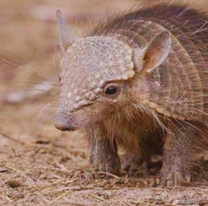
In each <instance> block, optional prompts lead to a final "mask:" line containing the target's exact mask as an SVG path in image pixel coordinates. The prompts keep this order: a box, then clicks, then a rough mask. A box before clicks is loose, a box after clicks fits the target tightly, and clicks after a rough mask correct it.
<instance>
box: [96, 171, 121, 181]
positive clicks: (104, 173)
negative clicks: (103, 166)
mask: <svg viewBox="0 0 208 206" xmlns="http://www.w3.org/2000/svg"><path fill="white" fill-rule="evenodd" d="M97 174H102V175H107V176H111V177H114V178H116V179H118V180H119V177H118V176H117V175H114V174H111V173H109V172H102V171H98V172H97Z"/></svg>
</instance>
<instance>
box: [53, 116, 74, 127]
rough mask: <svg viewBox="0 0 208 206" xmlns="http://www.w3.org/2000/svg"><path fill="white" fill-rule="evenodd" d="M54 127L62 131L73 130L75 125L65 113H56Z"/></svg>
mask: <svg viewBox="0 0 208 206" xmlns="http://www.w3.org/2000/svg"><path fill="white" fill-rule="evenodd" d="M55 127H56V128H57V129H59V130H62V131H74V130H76V128H75V126H74V125H73V124H72V119H71V117H70V116H69V115H66V114H62V113H60V114H56V116H55Z"/></svg>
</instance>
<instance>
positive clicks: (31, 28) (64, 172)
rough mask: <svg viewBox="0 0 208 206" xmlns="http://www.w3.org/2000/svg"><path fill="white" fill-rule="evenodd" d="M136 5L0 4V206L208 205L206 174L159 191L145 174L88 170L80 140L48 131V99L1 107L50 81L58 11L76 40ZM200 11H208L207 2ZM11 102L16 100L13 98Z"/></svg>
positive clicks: (124, 1) (79, 0)
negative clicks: (98, 23) (100, 20)
mask: <svg viewBox="0 0 208 206" xmlns="http://www.w3.org/2000/svg"><path fill="white" fill-rule="evenodd" d="M137 2H138V1H136V0H105V1H104V0H87V1H84V0H60V1H56V0H37V1H32V0H18V1H17V0H9V1H8V0H1V1H0V205H2V206H3V205H18V206H24V205H25V206H30V205H53V206H55V205H57V206H62V205H112V206H113V205H124V206H126V205H128V206H131V205H208V171H206V170H203V169H202V168H198V169H196V171H195V174H194V175H193V177H194V178H193V182H192V183H191V186H189V187H176V188H166V189H163V188H160V187H159V186H158V178H157V175H155V174H146V173H144V171H141V173H137V175H136V176H132V177H129V176H128V175H127V174H125V173H124V174H123V175H122V176H121V177H117V176H113V175H111V174H104V173H102V172H94V171H91V170H90V167H89V165H88V161H87V150H86V149H87V144H86V142H85V139H84V137H82V135H81V133H79V132H78V131H77V132H60V131H58V130H57V129H55V128H54V125H53V121H52V120H53V112H54V111H55V105H56V101H55V100H54V98H53V99H51V97H50V94H48V95H45V96H44V97H42V98H38V99H33V100H28V101H24V103H23V102H22V101H21V99H20V100H19V101H20V102H21V103H15V102H14V104H11V103H8V102H7V103H5V102H3V101H2V100H3V99H5V97H7V95H8V94H11V92H14V91H15V92H17V91H22V90H25V89H27V88H33V89H31V90H35V89H37V88H34V87H33V86H32V85H33V84H34V85H36V84H38V83H40V82H43V81H44V80H48V79H52V80H54V79H55V76H56V75H55V74H56V72H57V60H58V58H59V57H58V55H57V52H56V51H57V44H58V40H57V37H56V17H55V11H56V10H57V9H61V10H62V11H63V14H64V15H65V16H66V18H67V20H68V23H69V24H70V26H71V28H72V29H73V30H74V32H75V33H76V34H77V35H78V36H79V35H82V34H83V33H84V32H86V31H88V30H89V29H90V26H91V23H90V22H92V21H94V22H96V21H97V18H98V16H101V15H104V16H105V15H112V14H115V13H119V12H121V11H125V10H126V8H131V6H132V5H133V4H135V3H137ZM146 2H148V3H150V2H151V0H146ZM198 5H199V6H200V7H201V8H202V9H205V10H206V8H208V7H207V6H208V2H207V0H199V1H198ZM15 94H16V93H15ZM18 94H19V95H20V94H21V92H20V93H18ZM10 100H11V102H12V101H18V99H17V97H16V96H15V95H13V96H10ZM207 156H208V155H207ZM204 157H206V155H204ZM150 173H151V172H150Z"/></svg>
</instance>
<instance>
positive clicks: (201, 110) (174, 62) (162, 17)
mask: <svg viewBox="0 0 208 206" xmlns="http://www.w3.org/2000/svg"><path fill="white" fill-rule="evenodd" d="M207 22H208V19H207V17H206V16H205V15H203V14H202V13H200V12H196V11H194V10H192V9H188V8H185V7H182V6H173V5H172V6H169V5H163V4H162V5H157V6H156V7H153V8H146V9H143V10H140V11H136V12H133V13H130V14H127V15H124V16H122V17H118V18H115V19H114V20H113V21H111V22H109V23H108V24H107V26H103V27H99V28H97V29H95V30H94V33H93V35H110V36H116V37H117V38H118V39H120V40H122V41H124V42H126V43H127V44H128V45H129V46H130V47H131V48H135V47H137V45H140V46H144V45H145V44H147V43H148V42H150V41H151V40H152V38H153V37H154V36H155V35H157V34H158V33H160V32H161V31H163V30H167V31H168V32H170V34H171V40H172V45H171V50H170V52H169V55H168V57H167V58H166V60H165V61H164V62H163V63H162V64H161V65H160V66H159V67H158V68H157V69H155V70H153V71H152V72H151V74H150V76H149V80H148V81H149V87H150V93H149V97H148V101H147V100H145V104H146V105H147V106H149V107H151V108H153V109H156V110H157V111H158V112H159V113H162V114H164V115H166V116H169V117H173V118H175V119H180V120H202V119H204V118H206V117H207V111H208V23H207Z"/></svg>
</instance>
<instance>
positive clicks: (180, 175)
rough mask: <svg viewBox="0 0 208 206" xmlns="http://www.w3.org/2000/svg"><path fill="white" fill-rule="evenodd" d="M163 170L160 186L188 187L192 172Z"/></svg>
mask: <svg viewBox="0 0 208 206" xmlns="http://www.w3.org/2000/svg"><path fill="white" fill-rule="evenodd" d="M171 169H172V168H170V170H166V171H164V170H162V174H161V179H160V185H161V186H162V187H177V186H187V185H188V184H189V182H190V177H191V176H190V172H189V170H188V169H187V168H182V169H180V170H172V171H171Z"/></svg>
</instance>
